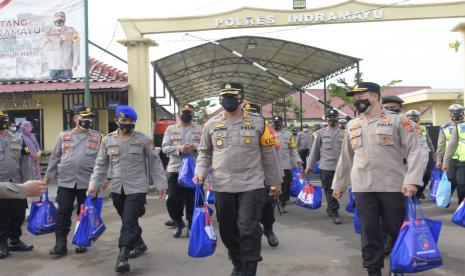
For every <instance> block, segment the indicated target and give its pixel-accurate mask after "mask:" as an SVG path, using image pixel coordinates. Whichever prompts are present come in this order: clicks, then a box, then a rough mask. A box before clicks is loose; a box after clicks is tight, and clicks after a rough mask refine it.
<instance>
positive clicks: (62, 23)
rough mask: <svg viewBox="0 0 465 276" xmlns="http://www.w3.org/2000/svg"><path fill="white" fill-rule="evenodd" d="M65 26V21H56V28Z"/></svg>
mask: <svg viewBox="0 0 465 276" xmlns="http://www.w3.org/2000/svg"><path fill="white" fill-rule="evenodd" d="M63 25H65V20H64V19H57V20H55V26H60V27H61V26H63Z"/></svg>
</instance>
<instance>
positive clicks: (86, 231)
mask: <svg viewBox="0 0 465 276" xmlns="http://www.w3.org/2000/svg"><path fill="white" fill-rule="evenodd" d="M102 205H103V198H101V197H97V198H95V199H92V197H91V196H90V195H88V196H87V198H86V201H85V202H84V203H83V204H82V205H81V212H80V213H79V216H78V219H77V223H76V228H75V230H74V236H73V244H74V245H77V246H81V247H90V246H92V244H93V243H94V242H95V241H96V240H97V239H98V238H99V237H100V236H101V235H102V233H103V232H104V231H105V224H104V223H103V220H102V217H101V216H100V214H101V212H102Z"/></svg>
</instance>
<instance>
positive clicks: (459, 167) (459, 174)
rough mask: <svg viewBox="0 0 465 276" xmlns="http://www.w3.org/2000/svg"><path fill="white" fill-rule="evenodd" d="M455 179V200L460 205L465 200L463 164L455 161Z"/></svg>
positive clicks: (464, 168) (464, 164) (464, 167)
mask: <svg viewBox="0 0 465 276" xmlns="http://www.w3.org/2000/svg"><path fill="white" fill-rule="evenodd" d="M455 178H456V181H457V182H456V183H457V184H456V187H457V199H458V204H460V203H461V202H462V201H463V199H464V198H465V162H460V161H457V163H456V164H455ZM453 192H454V191H452V193H453Z"/></svg>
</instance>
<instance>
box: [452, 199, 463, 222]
mask: <svg viewBox="0 0 465 276" xmlns="http://www.w3.org/2000/svg"><path fill="white" fill-rule="evenodd" d="M452 222H453V223H455V224H457V225H460V226H462V227H465V200H463V201H462V203H460V205H459V208H457V210H456V211H455V213H454V215H453V216H452Z"/></svg>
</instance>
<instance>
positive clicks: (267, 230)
mask: <svg viewBox="0 0 465 276" xmlns="http://www.w3.org/2000/svg"><path fill="white" fill-rule="evenodd" d="M242 109H243V110H244V111H246V112H248V113H250V114H251V115H255V116H257V115H258V116H260V105H258V104H256V103H246V104H244V106H243V107H242ZM275 148H276V143H275ZM274 202H275V199H274V198H273V197H272V196H271V191H270V186H267V185H266V184H265V204H263V208H262V219H261V220H260V223H261V224H262V225H263V235H264V236H265V237H266V239H267V241H268V244H269V245H270V246H271V247H278V246H279V238H278V236H276V234H275V232H274V231H273V224H274V222H275V217H274Z"/></svg>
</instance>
